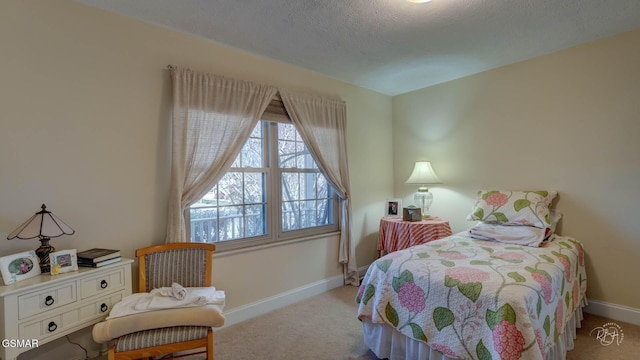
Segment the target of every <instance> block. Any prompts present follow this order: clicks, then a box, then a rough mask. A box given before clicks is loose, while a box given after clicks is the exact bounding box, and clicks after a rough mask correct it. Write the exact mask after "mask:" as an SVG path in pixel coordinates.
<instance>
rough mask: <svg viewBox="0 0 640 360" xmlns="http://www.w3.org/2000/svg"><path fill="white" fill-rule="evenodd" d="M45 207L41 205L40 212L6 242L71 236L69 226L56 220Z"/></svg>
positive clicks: (71, 231)
mask: <svg viewBox="0 0 640 360" xmlns="http://www.w3.org/2000/svg"><path fill="white" fill-rule="evenodd" d="M46 209H47V207H46V206H45V205H44V204H42V210H41V211H38V212H37V213H35V214H34V215H33V216H32V217H31V218H30V219H29V220H27V221H26V222H25V223H24V224H22V225H20V226H19V227H18V228H17V229H15V230H14V231H13V232H12V233H11V234H9V236H7V240H11V239H14V238H18V239H33V238H52V237H58V236H61V235H73V234H74V233H75V230H73V229H72V228H71V227H70V226H69V225H67V224H65V223H64V222H63V221H62V220H60V219H58V217H56V216H55V215H53V214H52V213H51V211H47V210H46Z"/></svg>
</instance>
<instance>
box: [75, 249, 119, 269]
mask: <svg viewBox="0 0 640 360" xmlns="http://www.w3.org/2000/svg"><path fill="white" fill-rule="evenodd" d="M77 256H78V266H86V267H101V266H105V265H109V264H113V263H116V262H118V261H120V260H122V257H120V250H113V249H100V248H93V249H89V250H85V251H81V252H79V253H78V254H77Z"/></svg>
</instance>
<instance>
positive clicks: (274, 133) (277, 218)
mask: <svg viewBox="0 0 640 360" xmlns="http://www.w3.org/2000/svg"><path fill="white" fill-rule="evenodd" d="M266 129H267V130H268V131H267V132H266V133H267V138H268V141H265V143H266V144H267V149H266V152H265V153H266V154H267V161H268V162H269V166H268V169H269V172H268V174H267V179H268V180H267V181H268V185H267V194H268V196H269V198H268V201H267V207H268V210H267V213H268V214H269V215H268V218H269V219H268V224H269V230H270V231H269V233H270V234H271V238H272V239H273V240H276V239H278V238H279V237H280V234H281V233H282V229H281V228H280V226H281V225H280V224H282V214H281V211H280V209H282V204H281V203H282V194H281V189H280V187H281V186H280V182H281V180H280V177H281V175H280V167H279V166H278V125H277V124H276V123H273V122H267V123H266Z"/></svg>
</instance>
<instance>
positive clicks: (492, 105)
mask: <svg viewBox="0 0 640 360" xmlns="http://www.w3.org/2000/svg"><path fill="white" fill-rule="evenodd" d="M638 64H640V31H634V32H629V33H625V34H621V35H618V36H615V37H612V38H609V39H604V40H601V41H597V42H593V43H590V44H586V45H584V46H579V47H575V48H571V49H568V50H565V51H561V52H558V53H554V54H551V55H547V56H543V57H539V58H536V59H533V60H529V61H525V62H521V63H518V64H514V65H511V66H505V67H502V68H499V69H496V70H492V71H487V72H484V73H481V74H478V75H475V76H470V77H466V78H462V79H459V80H455V81H451V82H448V83H444V84H440V85H437V86H432V87H429V88H426V89H422V90H417V91H414V92H411V93H407V94H403V95H400V96H396V97H394V98H393V144H394V172H395V179H394V180H395V194H396V196H399V197H403V198H404V200H405V202H406V203H412V202H413V199H412V192H414V191H415V190H416V189H415V188H413V187H412V186H410V185H406V184H404V181H405V180H406V178H407V177H408V176H409V174H410V172H411V169H412V166H413V165H412V164H413V162H414V161H415V160H417V159H424V160H431V161H432V162H433V166H434V168H435V171H436V172H437V173H438V175H439V176H440V178H441V179H442V180H443V182H444V183H443V184H442V185H439V186H437V187H433V188H432V191H433V193H434V196H435V202H434V204H433V207H432V213H434V214H437V215H442V216H445V217H447V218H449V219H450V220H451V223H452V225H453V228H454V231H462V230H465V229H467V228H468V227H469V226H470V224H471V223H470V222H467V221H465V216H466V215H467V214H468V213H469V212H470V209H471V206H472V205H473V198H474V196H475V192H476V191H477V190H479V189H485V188H501V189H555V190H558V191H559V194H560V195H559V198H558V199H557V202H556V207H557V209H559V210H560V211H562V212H563V213H564V219H563V221H562V226H561V232H562V234H564V235H570V236H573V237H575V238H577V239H579V240H580V241H582V243H583V244H584V246H585V249H586V254H587V261H588V262H587V266H588V268H587V270H588V297H589V298H590V299H596V300H600V301H605V302H610V303H615V304H619V305H624V306H628V307H632V308H636V309H640V288H638V286H637V280H635V277H636V276H637V275H638V274H640V262H639V261H638V259H639V258H640V221H638V201H639V200H640V196H639V195H640V192H639V191H638V185H639V184H640V160H638V156H639V154H640V141H638V139H639V136H640V120H639V119H640V118H639V116H640V101H639V97H640V72H639V71H638Z"/></svg>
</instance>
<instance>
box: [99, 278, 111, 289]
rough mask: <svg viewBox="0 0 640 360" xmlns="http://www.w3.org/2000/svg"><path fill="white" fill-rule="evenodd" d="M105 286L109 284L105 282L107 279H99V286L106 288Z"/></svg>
mask: <svg viewBox="0 0 640 360" xmlns="http://www.w3.org/2000/svg"><path fill="white" fill-rule="evenodd" d="M107 286H109V283H107V280H102V281H100V287H101V288H102V289H106V288H107Z"/></svg>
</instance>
